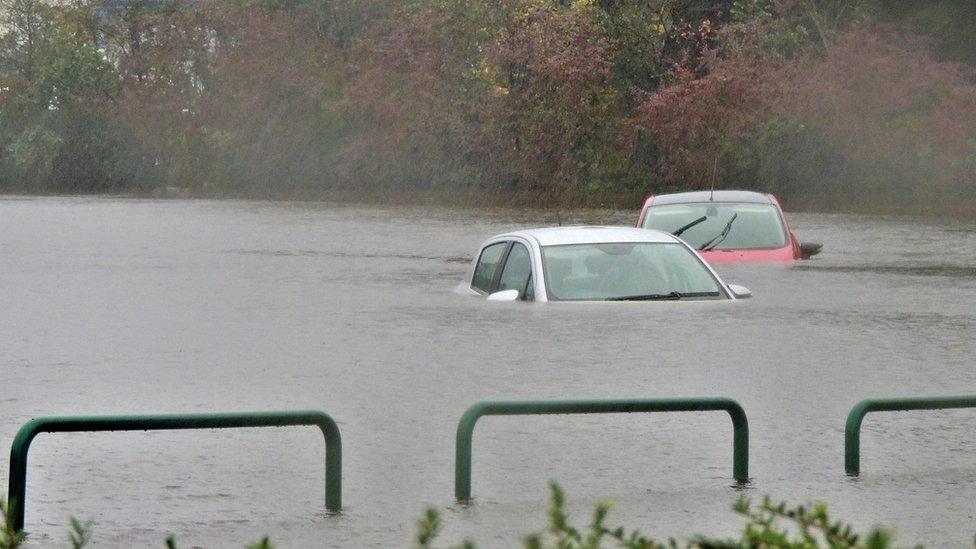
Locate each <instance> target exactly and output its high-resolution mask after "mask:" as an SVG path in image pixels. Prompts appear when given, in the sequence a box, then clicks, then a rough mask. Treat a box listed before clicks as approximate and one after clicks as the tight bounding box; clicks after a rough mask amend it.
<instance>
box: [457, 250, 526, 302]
mask: <svg viewBox="0 0 976 549" xmlns="http://www.w3.org/2000/svg"><path fill="white" fill-rule="evenodd" d="M533 270H534V269H533V261H532V254H531V252H530V250H529V247H528V246H527V245H526V244H525V243H523V242H520V241H516V240H504V241H501V242H493V243H491V244H488V245H487V246H485V247H484V248H482V250H481V254H480V255H479V257H478V263H477V264H476V265H475V268H474V273H473V274H472V276H471V289H472V290H474V291H475V292H477V293H479V294H481V295H486V296H487V295H491V294H493V293H496V292H501V291H505V290H517V291H518V293H519V299H523V300H527V301H532V300H534V299H535V278H534V277H533V276H532V275H533Z"/></svg>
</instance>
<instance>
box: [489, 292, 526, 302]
mask: <svg viewBox="0 0 976 549" xmlns="http://www.w3.org/2000/svg"><path fill="white" fill-rule="evenodd" d="M518 298H519V291H518V290H502V291H500V292H495V293H493V294H491V295H489V296H488V301H518Z"/></svg>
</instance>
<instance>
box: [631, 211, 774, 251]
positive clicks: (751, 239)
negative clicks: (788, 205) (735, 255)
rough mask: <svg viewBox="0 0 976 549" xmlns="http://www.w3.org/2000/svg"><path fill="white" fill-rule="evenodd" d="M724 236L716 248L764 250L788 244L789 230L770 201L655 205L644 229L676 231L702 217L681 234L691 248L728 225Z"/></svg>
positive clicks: (702, 243) (647, 217) (713, 236)
mask: <svg viewBox="0 0 976 549" xmlns="http://www.w3.org/2000/svg"><path fill="white" fill-rule="evenodd" d="M733 215H734V216H735V221H733V222H732V225H731V226H729V229H728V232H727V234H726V235H725V237H724V238H722V239H720V240H718V241H717V245H715V246H714V248H711V247H710V249H716V250H763V249H767V250H768V249H775V248H782V247H783V246H786V244H787V240H786V231H785V230H784V228H783V220H782V218H781V217H780V215H779V211H778V210H777V209H776V207H775V206H773V205H771V204H734V203H723V202H701V203H694V204H669V205H665V206H654V205H652V206H651V207H650V208H649V209H648V210H647V214H646V215H645V216H644V228H645V229H657V230H659V231H664V232H667V233H673V232H675V231H677V230H678V229H680V228H682V227H684V226H686V225H688V224H689V223H692V222H694V221H695V220H697V219H700V218H701V217H705V218H706V219H705V220H704V221H701V222H699V223H696V224H694V225H692V226H690V227H688V228H687V229H685V231H684V232H682V233H681V235H680V238H682V239H684V241H685V242H687V243H688V244H689V245H690V246H691V247H693V248H695V249H698V248H701V247H702V246H703V245H705V244H707V243H709V242H710V241H712V240H713V239H715V238H716V237H718V236H719V235H720V234H722V231H723V230H724V229H725V228H726V226H728V225H729V221H731V220H732V216H733Z"/></svg>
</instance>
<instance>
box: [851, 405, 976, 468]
mask: <svg viewBox="0 0 976 549" xmlns="http://www.w3.org/2000/svg"><path fill="white" fill-rule="evenodd" d="M947 408H976V395H956V396H942V397H901V398H869V399H866V400H862V401H861V402H858V403H857V404H855V405H854V407H853V408H851V411H850V413H848V414H847V424H846V425H845V426H844V470H845V471H846V472H847V474H848V476H852V477H856V476H858V475H859V474H861V423H862V422H863V421H864V416H866V415H867V414H868V413H870V412H901V411H907V410H944V409H947Z"/></svg>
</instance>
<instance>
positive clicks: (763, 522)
mask: <svg viewBox="0 0 976 549" xmlns="http://www.w3.org/2000/svg"><path fill="white" fill-rule="evenodd" d="M550 487H551V490H552V501H551V505H550V508H549V526H548V527H547V529H546V531H545V532H542V533H537V534H531V535H529V536H526V537H525V539H524V540H523V546H524V547H525V549H599V548H601V547H625V548H627V549H678V548H679V547H682V545H680V544H679V542H678V541H677V540H676V539H674V538H671V539H669V540H667V541H666V542H661V541H656V540H654V539H651V538H647V537H644V536H643V535H642V534H641V533H640V531H639V530H632V531H629V532H628V531H627V530H626V529H625V528H623V527H616V528H611V527H608V526H607V525H606V519H607V516H608V515H609V513H610V508H611V503H610V502H607V501H605V502H603V503H600V504H599V505H597V507H596V510H595V511H594V512H593V519H592V520H591V522H590V524H589V526H588V527H587V528H586V529H585V530H581V529H579V528H577V527H575V526H573V525H572V523H571V522H570V520H569V515H568V514H567V513H566V510H565V503H566V497H565V494H564V493H563V491H562V489H561V488H560V487H559V485H558V484H556V483H551V484H550ZM732 510H733V511H735V512H736V513H737V514H739V515H741V516H743V517H744V518H745V519H746V520H747V521H748V522H747V523H746V525H745V527H744V528H743V530H742V534H741V536H740V538H739V539H717V538H709V537H706V536H696V537H694V538H692V539H691V540H690V541H688V542H687V543H686V544H685V545H683V547H686V548H688V549H733V548H749V549H752V548H782V549H818V548H821V547H823V548H827V547H830V548H834V549H889V548H892V547H894V545H893V543H892V535H891V533H890V532H889V531H888V530H885V529H882V528H873V529H871V530H870V531H868V533H867V534H864V535H861V534H857V533H855V532H854V530H853V528H852V527H851V526H850V525H848V524H845V523H843V522H840V521H831V519H830V516H829V515H828V513H827V504H825V503H818V504H816V505H814V506H812V507H805V506H802V505H800V506H797V507H787V505H786V504H785V503H779V504H774V503H773V502H772V500H770V499H769V497H766V498H763V500H762V501H761V502H760V503H759V505H758V506H753V505H752V504H751V503H750V502H749V500H748V499H746V498H744V497H743V498H740V499H739V501H737V502H736V503H735V504H734V505H733V506H732ZM440 528H441V518H440V514H439V513H438V511H437V510H436V509H433V508H430V509H427V510H426V511H425V513H424V515H423V516H422V517H421V518H420V520H419V521H418V531H417V539H416V541H417V547H418V548H419V549H433V547H434V546H433V541H434V538H436V536H437V534H438V532H439V530H440ZM460 547H462V548H463V549H473V548H474V547H475V545H474V544H473V543H472V542H470V541H465V542H464V543H462V544H461V545H460ZM919 547H920V546H919Z"/></svg>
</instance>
